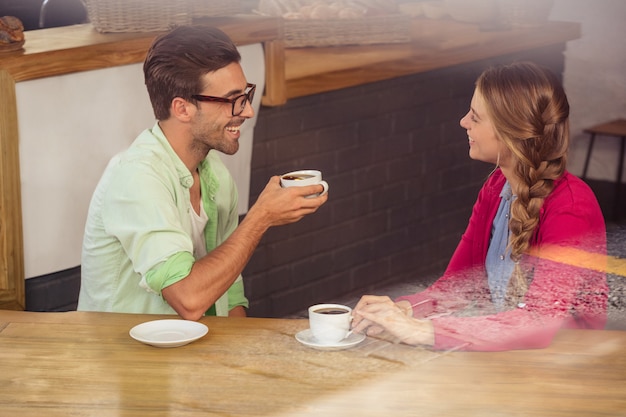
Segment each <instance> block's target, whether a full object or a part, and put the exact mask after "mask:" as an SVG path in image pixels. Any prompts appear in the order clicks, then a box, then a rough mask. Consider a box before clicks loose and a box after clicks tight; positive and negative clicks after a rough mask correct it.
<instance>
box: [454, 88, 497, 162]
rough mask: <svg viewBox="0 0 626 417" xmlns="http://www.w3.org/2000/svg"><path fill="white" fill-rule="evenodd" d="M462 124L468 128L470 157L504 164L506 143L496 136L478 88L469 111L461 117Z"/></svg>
mask: <svg viewBox="0 0 626 417" xmlns="http://www.w3.org/2000/svg"><path fill="white" fill-rule="evenodd" d="M461 126H462V127H463V128H464V129H465V130H467V137H468V139H469V147H470V149H469V156H470V158H472V159H475V160H477V161H483V162H488V163H491V164H499V165H502V162H503V161H502V158H503V156H504V155H505V153H504V145H503V144H502V142H501V141H500V140H498V138H497V137H496V132H495V130H494V128H493V125H492V123H491V120H490V119H489V116H488V115H487V110H486V108H485V103H484V100H483V98H482V96H481V95H480V93H479V92H478V91H477V90H475V91H474V96H473V97H472V103H471V105H470V110H469V112H467V114H466V115H465V116H464V117H463V118H462V119H461Z"/></svg>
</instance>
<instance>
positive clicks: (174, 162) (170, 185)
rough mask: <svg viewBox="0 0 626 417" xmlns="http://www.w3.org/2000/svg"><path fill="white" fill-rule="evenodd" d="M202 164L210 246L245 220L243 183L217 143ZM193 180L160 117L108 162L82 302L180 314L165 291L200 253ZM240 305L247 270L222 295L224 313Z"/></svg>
mask: <svg viewBox="0 0 626 417" xmlns="http://www.w3.org/2000/svg"><path fill="white" fill-rule="evenodd" d="M198 170H199V172H200V185H201V189H202V204H203V206H204V209H205V211H206V213H207V216H208V218H209V221H208V223H207V225H206V228H205V230H204V235H205V240H206V248H207V252H210V251H211V250H212V249H214V248H215V247H217V246H218V245H220V244H221V243H222V242H223V241H224V240H226V238H227V237H228V236H229V235H230V234H231V233H232V232H233V231H234V230H235V228H236V227H237V225H238V221H239V217H238V212H237V188H236V185H235V183H234V181H233V178H232V177H231V175H230V173H229V172H228V169H227V168H226V167H225V166H224V164H223V163H222V161H221V160H220V158H219V155H218V154H217V153H216V151H211V152H209V154H208V155H207V157H206V159H205V160H204V161H202V163H201V164H200V166H199V167H198ZM192 184H193V178H192V175H191V172H189V170H188V169H187V167H186V166H185V165H184V164H183V162H182V161H181V160H180V158H179V157H178V155H176V153H175V152H174V150H173V149H172V147H171V146H170V144H169V142H168V141H167V139H166V138H165V135H164V134H163V132H162V131H161V129H160V127H159V125H158V123H157V124H155V126H154V127H153V128H152V129H151V130H150V129H148V130H145V131H144V132H142V133H141V134H140V135H139V136H138V137H137V139H136V140H135V141H134V142H133V144H132V145H131V146H130V148H129V149H128V150H126V151H125V152H123V153H121V154H119V155H117V156H115V157H114V158H113V159H112V160H111V161H110V162H109V165H108V166H107V167H106V169H105V171H104V174H103V175H102V178H101V179H100V182H99V183H98V186H97V187H96V190H95V192H94V194H93V197H92V200H91V204H90V206H89V213H88V216H87V224H86V226H85V235H84V240H83V251H82V261H81V274H82V277H81V288H80V295H79V299H78V310H92V311H112V312H126V313H149V314H176V312H175V311H174V309H172V308H171V307H170V306H169V304H167V302H166V301H165V300H164V299H163V297H162V296H161V291H162V290H163V288H165V287H167V286H169V285H172V284H174V283H175V282H178V281H180V280H181V279H183V278H185V277H186V276H187V275H188V274H189V272H190V271H191V267H192V265H193V263H194V261H195V260H194V257H193V243H192V237H191V236H192V228H191V218H190V210H193V208H192V207H191V199H190V195H189V189H190V187H191V185H192ZM239 305H242V306H245V307H247V306H248V300H247V299H246V298H245V295H244V290H243V280H242V278H241V275H240V276H239V277H238V278H237V279H236V281H235V282H234V283H233V285H232V286H231V287H230V289H229V290H228V291H227V292H226V293H225V294H224V295H223V296H222V297H220V299H219V300H218V301H217V302H216V303H215V307H216V312H217V315H220V316H225V315H227V314H228V311H229V310H230V309H232V308H233V307H235V306H239Z"/></svg>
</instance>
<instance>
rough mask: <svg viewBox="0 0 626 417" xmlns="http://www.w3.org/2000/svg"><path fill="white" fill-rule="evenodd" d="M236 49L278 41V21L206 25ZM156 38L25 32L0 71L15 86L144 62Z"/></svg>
mask: <svg viewBox="0 0 626 417" xmlns="http://www.w3.org/2000/svg"><path fill="white" fill-rule="evenodd" d="M204 20H205V21H206V22H207V23H208V24H213V25H215V26H217V27H219V28H220V29H222V30H223V31H224V32H226V33H228V35H229V36H230V37H231V38H232V39H233V41H234V42H235V43H236V44H237V45H246V44H251V43H259V42H270V41H273V40H275V39H279V38H280V36H281V31H280V27H279V25H278V21H277V20H276V19H274V18H265V17H259V16H238V17H219V18H207V19H204ZM158 35H159V32H148V33H145V32H144V33H99V32H97V31H96V30H95V29H94V28H93V26H92V25H91V24H83V25H73V26H66V27H59V28H49V29H40V30H31V31H26V32H24V37H25V40H26V42H25V43H24V49H23V50H21V51H16V52H8V53H3V54H1V55H0V69H4V70H6V71H8V72H9V73H10V74H11V76H12V78H13V79H14V80H15V81H25V80H31V79H36V78H42V77H49V76H53V75H61V74H69V73H72V72H77V71H87V70H92V69H100V68H106V67H112V66H118V65H126V64H133V63H137V62H142V61H143V59H144V58H145V55H146V52H147V50H148V47H149V46H150V44H151V43H152V41H153V40H154V38H155V37H156V36H158Z"/></svg>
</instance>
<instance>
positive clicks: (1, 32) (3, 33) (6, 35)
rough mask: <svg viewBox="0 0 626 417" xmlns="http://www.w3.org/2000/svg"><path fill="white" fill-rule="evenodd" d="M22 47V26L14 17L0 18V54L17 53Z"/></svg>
mask: <svg viewBox="0 0 626 417" xmlns="http://www.w3.org/2000/svg"><path fill="white" fill-rule="evenodd" d="M23 45H24V25H23V24H22V21H21V20H20V19H18V18H17V17H14V16H3V17H0V52H7V51H17V50H20V49H22V46H23Z"/></svg>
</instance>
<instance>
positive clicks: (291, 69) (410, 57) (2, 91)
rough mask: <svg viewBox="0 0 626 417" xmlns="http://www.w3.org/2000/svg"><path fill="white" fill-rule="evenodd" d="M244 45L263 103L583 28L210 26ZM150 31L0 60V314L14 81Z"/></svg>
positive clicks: (106, 53)
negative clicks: (356, 31) (316, 31)
mask: <svg viewBox="0 0 626 417" xmlns="http://www.w3.org/2000/svg"><path fill="white" fill-rule="evenodd" d="M205 23H209V24H214V25H216V26H218V27H221V28H222V29H223V30H224V31H225V32H226V33H228V34H229V35H230V36H231V37H232V38H233V40H234V41H235V43H237V44H239V45H243V44H249V43H258V42H262V43H263V44H264V46H265V60H266V86H265V92H264V95H263V98H262V103H263V104H264V105H266V106H279V105H282V104H285V103H286V101H287V100H288V99H292V98H296V97H303V96H308V95H312V94H318V93H324V92H328V91H333V90H339V89H343V88H346V87H352V86H356V85H361V84H365V83H370V82H374V81H380V80H385V79H391V78H395V77H399V76H403V75H408V74H415V73H420V72H425V71H430V70H434V69H439V68H445V67H449V66H453V65H458V64H463V63H470V62H474V61H478V60H481V59H485V58H489V57H495V56H500V55H505V54H509V53H514V52H518V51H525V50H530V49H535V48H541V47H544V46H549V45H556V44H564V43H566V42H567V41H569V40H573V39H577V38H578V37H580V33H581V32H580V24H578V23H566V22H550V23H549V24H547V25H546V26H544V27H541V28H528V29H515V30H508V31H499V32H481V31H480V30H479V29H478V27H477V26H476V25H472V24H464V23H459V22H454V21H451V20H428V19H415V20H414V21H413V23H412V39H413V40H412V42H410V43H407V44H394V45H379V46H346V47H334V48H298V49H285V48H284V44H283V41H282V40H281V36H282V32H281V27H280V25H279V22H278V21H277V20H276V19H273V18H264V17H259V16H238V17H232V18H213V19H206V21H205ZM155 36H156V34H154V33H148V34H146V33H122V34H100V33H98V32H96V31H95V30H94V29H93V28H92V27H91V25H76V26H70V27H64V28H52V29H43V30H37V31H30V32H26V43H25V46H24V50H23V51H15V52H9V53H3V54H0V108H1V109H2V111H0V195H1V197H0V198H1V199H0V265H2V268H0V308H16V309H23V308H24V306H25V299H24V298H25V297H24V265H23V263H24V261H23V259H24V252H23V237H22V214H21V182H20V174H19V173H20V167H19V132H18V126H17V110H16V95H15V83H18V82H21V81H26V80H32V79H37V78H43V77H50V76H55V75H62V74H70V73H74V72H79V71H87V70H95V69H100V68H108V67H114V66H121V65H127V64H133V63H139V62H141V61H143V59H144V56H145V53H146V51H147V49H148V46H149V45H150V43H151V42H152V40H153V39H154V37H155Z"/></svg>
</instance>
